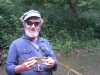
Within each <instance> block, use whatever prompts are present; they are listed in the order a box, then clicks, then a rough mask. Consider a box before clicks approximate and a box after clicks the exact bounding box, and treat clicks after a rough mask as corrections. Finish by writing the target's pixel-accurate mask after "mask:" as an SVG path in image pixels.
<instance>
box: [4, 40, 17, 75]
mask: <svg viewBox="0 0 100 75" xmlns="http://www.w3.org/2000/svg"><path fill="white" fill-rule="evenodd" d="M16 59H17V48H16V44H15V43H14V42H13V43H12V44H11V45H10V48H9V51H8V55H7V60H6V64H5V70H6V72H7V74H8V75H16V74H15V71H14V69H15V66H16V65H17V64H18V63H17V60H16Z"/></svg>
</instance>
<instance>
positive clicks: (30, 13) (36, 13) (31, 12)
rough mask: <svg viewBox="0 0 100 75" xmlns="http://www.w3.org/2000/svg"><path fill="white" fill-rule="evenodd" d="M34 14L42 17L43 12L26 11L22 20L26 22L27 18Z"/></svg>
mask: <svg viewBox="0 0 100 75" xmlns="http://www.w3.org/2000/svg"><path fill="white" fill-rule="evenodd" d="M32 16H35V17H40V18H41V14H40V13H39V12H38V11H36V10H30V11H28V12H26V13H24V15H22V16H21V18H20V20H21V21H22V22H24V21H25V20H26V19H28V18H29V17H32Z"/></svg>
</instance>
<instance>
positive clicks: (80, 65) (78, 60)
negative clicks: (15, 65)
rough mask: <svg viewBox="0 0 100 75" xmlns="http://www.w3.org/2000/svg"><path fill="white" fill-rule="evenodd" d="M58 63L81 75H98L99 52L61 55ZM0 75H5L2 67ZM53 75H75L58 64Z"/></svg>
mask: <svg viewBox="0 0 100 75" xmlns="http://www.w3.org/2000/svg"><path fill="white" fill-rule="evenodd" d="M57 59H58V61H59V62H61V63H63V64H65V65H67V66H68V67H70V68H72V69H74V70H75V71H77V72H79V73H81V74H82V75H100V52H92V53H84V54H81V55H78V54H77V55H73V56H70V55H61V56H59V57H57ZM0 75H7V74H6V73H5V70H4V66H0ZM54 75H77V74H75V73H74V72H72V71H70V70H69V69H68V68H66V67H64V66H62V65H60V64H59V67H58V71H56V72H54Z"/></svg>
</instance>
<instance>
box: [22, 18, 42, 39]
mask: <svg viewBox="0 0 100 75" xmlns="http://www.w3.org/2000/svg"><path fill="white" fill-rule="evenodd" d="M40 22H41V21H40V18H30V19H28V20H26V21H25V23H24V29H25V34H26V35H27V36H28V37H29V38H35V37H37V36H38V35H39V31H40Z"/></svg>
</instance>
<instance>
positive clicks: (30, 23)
mask: <svg viewBox="0 0 100 75" xmlns="http://www.w3.org/2000/svg"><path fill="white" fill-rule="evenodd" d="M26 23H27V24H28V25H29V26H32V25H33V24H34V25H35V26H38V25H40V22H31V21H26Z"/></svg>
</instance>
